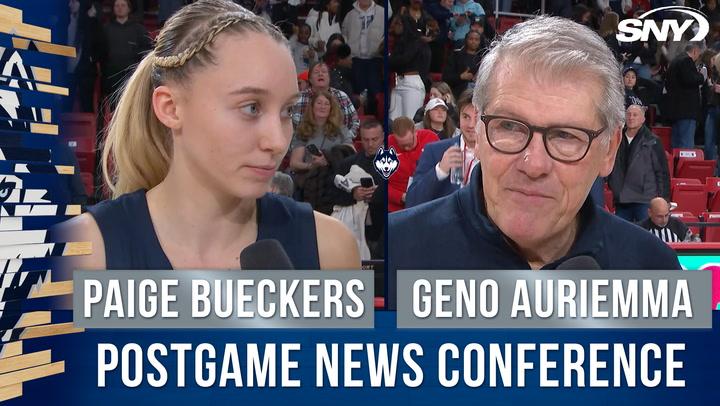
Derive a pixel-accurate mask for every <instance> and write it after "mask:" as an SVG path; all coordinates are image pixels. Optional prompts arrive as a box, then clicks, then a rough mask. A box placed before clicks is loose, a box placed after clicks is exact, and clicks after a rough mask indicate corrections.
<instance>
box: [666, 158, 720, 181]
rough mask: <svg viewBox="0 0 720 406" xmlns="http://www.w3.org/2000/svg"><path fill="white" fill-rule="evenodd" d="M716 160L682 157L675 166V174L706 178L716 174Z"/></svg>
mask: <svg viewBox="0 0 720 406" xmlns="http://www.w3.org/2000/svg"><path fill="white" fill-rule="evenodd" d="M716 166H717V163H716V162H715V160H707V159H703V160H697V159H685V158H680V159H679V160H678V162H677V166H676V167H675V176H677V177H681V178H693V179H699V180H701V181H702V180H705V179H707V178H708V177H711V176H713V175H714V174H715V167H716Z"/></svg>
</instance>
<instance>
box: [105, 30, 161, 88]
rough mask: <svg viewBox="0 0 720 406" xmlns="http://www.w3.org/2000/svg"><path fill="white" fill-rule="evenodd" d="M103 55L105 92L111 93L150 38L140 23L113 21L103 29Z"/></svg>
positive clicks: (148, 44)
mask: <svg viewBox="0 0 720 406" xmlns="http://www.w3.org/2000/svg"><path fill="white" fill-rule="evenodd" d="M103 40H104V44H103V48H104V51H105V52H104V54H103V55H102V58H101V61H100V62H101V65H102V71H103V72H102V74H103V79H104V83H103V85H104V88H105V91H106V92H107V91H112V90H114V89H115V88H117V86H118V85H119V83H121V82H122V80H123V79H124V77H125V75H126V74H128V73H129V72H130V70H131V68H132V66H134V65H135V64H137V63H138V62H140V60H141V59H142V56H143V54H144V53H145V51H147V50H149V49H150V37H148V34H147V31H145V27H143V26H142V25H141V24H140V23H137V22H134V21H132V20H128V21H127V22H126V23H125V24H120V23H119V22H117V20H115V19H113V20H111V21H110V22H108V23H107V24H106V25H105V27H104V28H103Z"/></svg>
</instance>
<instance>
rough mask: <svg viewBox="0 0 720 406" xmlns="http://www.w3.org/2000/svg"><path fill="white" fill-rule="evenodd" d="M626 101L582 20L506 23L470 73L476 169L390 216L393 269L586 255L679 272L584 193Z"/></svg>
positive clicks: (600, 45) (532, 263)
mask: <svg viewBox="0 0 720 406" xmlns="http://www.w3.org/2000/svg"><path fill="white" fill-rule="evenodd" d="M569 50H572V52H568V51H569ZM623 99H624V97H623V83H622V79H621V76H620V67H619V66H618V65H617V63H616V61H615V59H614V58H613V56H612V53H611V51H610V50H609V49H608V47H607V46H606V45H605V42H604V41H603V40H602V39H601V38H600V37H599V36H597V34H595V33H594V32H593V31H591V30H590V29H588V28H587V27H584V26H581V25H578V24H576V23H574V22H572V21H570V20H567V19H564V18H559V17H537V18H535V19H532V20H529V21H526V22H524V23H521V24H518V25H516V26H515V27H513V28H512V29H511V30H509V31H508V32H507V33H505V35H504V36H503V38H502V39H501V40H500V41H499V42H498V43H496V44H495V45H494V46H493V48H492V49H491V50H490V52H489V53H488V54H487V55H486V56H485V58H484V59H483V62H482V64H481V65H480V68H479V71H478V74H477V83H476V86H475V94H474V98H473V104H474V106H475V107H476V108H477V109H478V117H479V120H478V129H477V142H476V143H475V155H476V157H477V159H478V160H479V162H480V171H475V173H474V175H473V177H472V179H471V181H470V183H469V184H468V187H465V188H462V189H460V190H459V191H458V192H456V193H454V194H452V195H449V196H446V197H444V198H441V199H438V200H435V201H433V202H430V203H427V204H424V205H421V206H418V207H415V208H412V209H408V210H404V211H400V212H397V213H393V214H391V215H390V235H391V236H392V238H391V239H390V241H389V242H390V244H391V245H390V258H392V261H391V264H392V267H393V268H394V269H400V270H402V269H554V268H556V267H558V266H559V265H560V264H562V263H563V262H565V261H566V260H568V259H569V258H572V257H576V256H591V257H593V258H594V260H595V261H596V262H597V264H598V267H599V268H602V269H680V266H679V264H678V260H677V257H676V256H675V254H674V253H673V251H672V250H671V249H669V248H668V247H667V246H666V245H665V244H663V243H662V242H661V241H659V240H658V239H657V238H655V237H653V236H652V235H650V234H649V233H646V232H643V231H642V230H641V229H640V228H638V227H636V226H634V225H631V224H629V223H627V222H625V221H622V220H621V219H619V218H617V217H615V216H613V215H611V214H609V213H607V212H605V211H604V210H602V209H600V208H599V207H597V206H596V205H594V204H593V203H592V200H591V199H587V196H588V192H589V190H590V187H591V185H592V184H593V182H594V181H595V179H596V178H597V177H598V176H607V175H609V174H610V172H611V170H612V168H613V164H614V163H615V154H616V151H617V147H618V144H619V142H620V137H621V128H622V123H623V118H624V112H623V107H624V102H623ZM390 276H391V281H392V280H393V276H394V275H393V274H391V275H390ZM390 288H391V289H390V291H392V286H390Z"/></svg>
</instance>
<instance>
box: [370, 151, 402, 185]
mask: <svg viewBox="0 0 720 406" xmlns="http://www.w3.org/2000/svg"><path fill="white" fill-rule="evenodd" d="M398 165H400V161H399V160H398V157H397V154H396V153H395V148H392V147H390V149H385V148H383V147H380V149H378V152H377V154H375V170H376V171H378V172H379V173H380V175H382V177H383V178H385V179H389V178H390V175H392V174H393V173H394V172H395V170H397V167H398Z"/></svg>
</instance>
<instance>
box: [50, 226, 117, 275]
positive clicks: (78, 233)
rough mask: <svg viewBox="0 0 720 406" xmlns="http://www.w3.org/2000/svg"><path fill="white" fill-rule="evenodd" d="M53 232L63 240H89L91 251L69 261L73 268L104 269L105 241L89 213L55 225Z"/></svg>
mask: <svg viewBox="0 0 720 406" xmlns="http://www.w3.org/2000/svg"><path fill="white" fill-rule="evenodd" d="M55 233H56V234H57V235H60V236H62V238H63V239H64V240H65V241H76V242H90V243H91V244H92V253H91V254H90V255H78V256H76V257H73V258H72V260H71V262H72V264H73V268H74V269H105V242H104V240H103V237H102V233H101V232H100V228H99V227H98V225H97V222H96V221H95V219H94V218H93V216H92V215H91V214H90V213H84V214H81V215H79V216H76V217H73V218H72V219H70V220H68V221H65V222H63V223H60V224H58V225H57V226H55Z"/></svg>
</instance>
